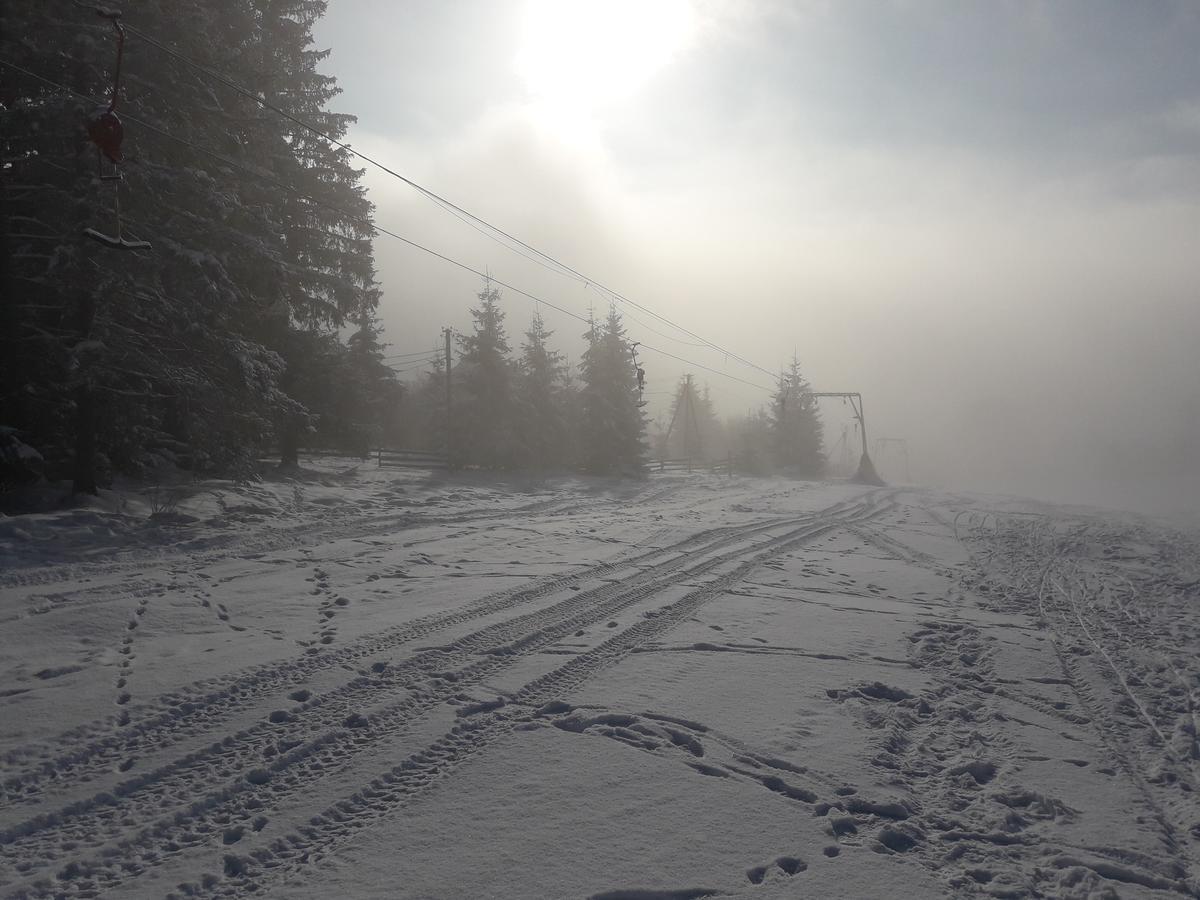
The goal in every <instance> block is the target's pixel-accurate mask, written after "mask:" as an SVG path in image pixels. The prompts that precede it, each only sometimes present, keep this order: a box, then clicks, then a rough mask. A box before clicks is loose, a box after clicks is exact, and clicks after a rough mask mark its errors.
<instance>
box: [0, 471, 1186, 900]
mask: <svg viewBox="0 0 1200 900" xmlns="http://www.w3.org/2000/svg"><path fill="white" fill-rule="evenodd" d="M307 465H308V466H309V469H308V474H307V476H306V477H303V478H300V479H297V480H293V481H278V482H268V483H264V484H258V485H253V486H249V487H247V486H235V485H232V484H228V483H225V484H214V483H206V484H196V485H188V486H185V487H182V488H178V489H176V490H174V491H171V490H165V489H164V490H161V491H158V492H143V493H142V494H141V495H136V494H133V493H129V492H126V493H124V494H119V495H114V496H113V497H110V498H109V499H107V500H105V501H103V502H98V503H96V504H93V505H91V506H89V507H86V508H82V509H76V510H74V511H71V512H57V513H47V514H44V515H31V516H23V517H13V518H7V519H0V567H2V569H0V627H2V629H3V630H2V632H0V634H2V635H3V638H2V643H0V722H2V723H3V727H2V729H0V732H2V733H0V741H2V743H0V893H2V894H3V895H4V896H14V897H23V896H29V897H93V896H118V897H161V896H165V895H174V896H177V897H185V896H186V897H191V896H203V897H212V896H220V897H224V896H232V897H243V896H251V895H254V896H272V897H288V898H306V900H316V898H327V897H371V898H416V897H436V898H458V897H464V898H475V897H514V898H588V897H593V898H608V900H616V898H646V900H665V898H676V900H678V898H693V897H706V896H721V897H745V898H763V900H766V898H783V897H800V896H804V897H934V896H948V897H958V896H970V895H982V896H987V895H990V896H997V897H1023V896H1031V897H1032V896H1053V897H1116V896H1120V897H1172V896H1176V897H1177V896H1200V799H1198V798H1197V794H1196V789H1197V788H1200V779H1198V777H1197V776H1198V774H1200V773H1198V771H1197V770H1198V768H1200V759H1198V756H1200V753H1198V752H1197V750H1198V745H1197V706H1198V705H1200V663H1198V661H1197V651H1198V650H1200V614H1198V611H1197V605H1198V603H1200V547H1198V543H1197V538H1196V536H1195V535H1194V534H1188V533H1186V532H1182V531H1179V530H1173V529H1171V528H1168V527H1166V526H1164V525H1161V524H1157V523H1154V522H1150V521H1147V520H1144V519H1140V518H1136V517H1133V516H1128V515H1120V514H1114V513H1102V512H1099V511H1094V510H1081V509H1069V510H1068V509H1059V508H1054V507H1049V506H1045V505H1042V504H1036V503H1033V502H1020V501H1014V500H1009V499H998V498H986V497H975V496H971V497H967V496H957V495H948V494H944V493H936V492H929V491H920V490H904V489H891V488H883V489H875V488H864V487H859V486H854V485H848V484H839V483H826V484H817V483H806V482H786V481H772V480H758V479H743V478H734V479H721V478H713V477H709V476H701V475H695V476H677V477H660V476H654V477H651V478H650V479H649V480H647V481H645V482H642V483H629V482H626V483H620V482H607V481H588V480H585V479H572V480H560V481H555V482H552V483H544V484H523V483H520V482H518V481H513V482H510V483H496V482H489V481H485V480H482V479H470V478H430V477H428V476H427V475H425V474H423V473H403V472H401V473H398V472H396V471H393V470H386V471H379V470H377V469H375V468H373V467H372V466H371V465H362V466H355V465H354V464H353V463H352V462H350V461H347V460H340V461H339V460H332V461H326V462H325V463H321V464H318V463H315V462H314V463H309V464H307Z"/></svg>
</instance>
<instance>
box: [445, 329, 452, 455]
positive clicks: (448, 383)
mask: <svg viewBox="0 0 1200 900" xmlns="http://www.w3.org/2000/svg"><path fill="white" fill-rule="evenodd" d="M442 330H443V331H444V332H445V335H446V435H445V437H446V448H445V449H446V465H447V466H448V467H450V468H453V465H452V461H451V459H450V453H451V450H452V449H453V443H452V441H451V438H450V426H451V425H452V424H453V418H452V413H451V411H450V400H451V385H453V383H454V382H453V381H452V380H451V378H450V336H451V334H452V332H451V331H450V329H449V328H444V329H442Z"/></svg>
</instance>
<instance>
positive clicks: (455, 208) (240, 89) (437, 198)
mask: <svg viewBox="0 0 1200 900" xmlns="http://www.w3.org/2000/svg"><path fill="white" fill-rule="evenodd" d="M125 28H126V30H127V31H128V32H129V33H131V34H135V35H137V36H138V37H140V38H141V39H142V40H144V41H145V42H146V43H148V44H150V45H151V46H152V47H155V48H157V49H158V50H161V51H162V52H163V53H166V54H168V55H169V56H171V57H174V58H175V59H177V60H179V61H180V62H182V63H184V64H186V65H188V66H191V67H192V68H194V69H195V70H196V71H198V72H201V73H202V74H204V75H207V76H208V77H210V78H212V79H214V80H216V81H217V82H218V83H220V84H222V85H224V86H225V87H227V88H229V89H230V90H232V91H235V92H236V93H238V94H240V95H242V96H243V97H246V98H248V99H250V100H253V101H254V102H255V103H257V104H258V105H259V106H261V107H263V108H264V109H269V110H271V111H272V112H274V113H276V114H277V115H280V116H283V117H284V118H285V119H287V120H288V121H289V122H292V123H294V124H296V125H299V126H300V127H301V128H303V129H305V130H306V131H308V132H310V133H312V134H314V135H316V136H317V137H319V138H321V139H322V140H325V141H328V142H329V143H331V144H334V145H336V146H337V147H340V148H341V149H343V150H345V151H346V152H348V153H352V154H353V155H354V156H357V157H358V158H359V159H361V160H363V161H364V162H367V163H370V164H371V165H373V166H375V167H376V168H377V169H379V170H380V171H383V172H386V173H387V174H388V175H391V176H392V177H393V178H397V179H399V180H400V181H402V182H403V183H404V184H407V185H408V186H409V187H411V188H413V189H414V190H416V191H419V192H420V193H421V194H423V195H424V196H426V197H427V198H429V199H430V200H432V201H434V202H435V203H437V204H438V205H439V206H442V207H443V208H444V209H448V210H450V211H451V212H453V213H455V214H456V215H457V216H458V217H459V218H462V217H463V216H465V217H467V218H468V219H470V220H471V221H472V222H475V223H478V225H480V226H482V227H483V228H486V229H487V230H488V231H489V232H491V233H493V234H495V235H501V236H503V237H504V238H505V239H507V240H508V241H511V242H512V243H514V244H516V245H518V246H519V247H521V248H523V249H524V250H527V251H529V252H531V253H534V254H536V255H537V256H538V257H539V258H540V259H543V260H545V261H546V262H547V263H550V264H551V265H552V266H554V267H557V269H558V270H561V271H560V274H563V273H565V274H569V275H571V276H574V277H575V278H576V279H577V280H578V281H581V282H582V283H583V284H584V285H585V286H588V285H591V286H593V287H595V288H597V289H599V290H601V291H603V292H604V293H606V294H608V295H609V296H610V297H612V298H613V299H614V300H618V301H621V302H623V303H626V304H628V305H630V306H633V307H635V308H636V309H640V310H641V311H642V312H644V313H646V314H647V315H650V316H653V317H654V318H655V319H658V320H659V321H660V322H663V323H665V324H667V325H669V326H671V327H672V328H675V329H677V330H678V331H681V332H682V333H684V334H686V335H688V336H689V337H691V338H694V339H695V340H697V341H699V342H701V344H702V345H704V346H706V347H709V348H711V349H713V350H716V351H717V352H719V353H723V354H725V356H726V357H727V358H729V359H732V360H735V361H736V362H739V363H741V364H742V365H745V366H749V367H750V368H752V369H757V370H758V371H760V372H762V373H764V374H766V375H769V376H771V377H772V378H774V377H775V373H774V372H771V371H769V370H768V369H764V368H763V367H762V366H760V365H758V364H757V363H753V362H751V361H750V360H748V359H746V358H745V357H743V356H740V355H738V354H736V353H734V352H732V351H730V350H728V349H726V348H724V347H721V346H720V345H718V344H715V343H713V342H712V341H710V340H708V339H707V338H704V337H701V336H700V335H698V334H696V333H695V332H694V331H690V330H689V329H687V328H684V327H683V326H682V325H679V324H677V323H675V322H673V321H671V320H670V319H668V318H667V317H666V316H663V315H660V314H659V313H657V312H655V311H654V310H652V309H650V308H649V307H647V306H644V305H642V304H640V303H637V302H635V301H633V300H630V299H629V298H628V297H626V296H624V295H622V294H620V293H619V292H617V291H615V290H613V289H612V288H610V287H607V286H606V285H604V284H603V283H602V282H600V281H597V280H596V279H594V278H592V277H590V276H588V275H585V274H584V273H582V272H580V271H579V270H577V269H575V268H572V267H571V266H569V265H567V264H566V263H564V262H561V261H560V260H558V259H556V258H555V257H553V256H551V255H550V254H548V253H544V252H542V251H541V250H538V249H537V248H536V247H533V246H531V245H530V244H527V243H526V242H525V241H523V240H521V239H520V238H518V237H515V236H513V235H511V234H509V233H508V232H507V231H505V230H504V229H502V228H499V227H498V226H496V225H492V224H491V223H490V222H488V221H487V220H485V219H482V218H480V217H479V216H476V215H475V214H474V213H471V212H469V211H468V210H466V209H463V208H462V207H461V206H459V205H457V204H456V203H453V202H452V201H450V200H447V199H446V198H445V197H443V196H441V195H440V194H437V193H435V192H434V191H432V190H430V189H429V188H427V187H424V186H423V185H421V184H418V183H417V182H415V181H413V180H412V179H411V178H408V177H406V176H404V175H401V174H400V173H399V172H397V171H396V170H395V169H393V168H391V167H390V166H387V165H385V164H384V163H381V162H379V161H378V160H376V159H373V158H372V157H370V156H367V155H366V154H365V153H361V152H359V151H358V150H355V149H354V148H353V147H351V146H350V145H349V144H347V143H345V142H344V141H340V140H338V139H337V138H335V137H332V136H331V135H329V134H327V133H325V132H323V131H321V130H320V129H319V128H317V127H316V126H314V125H311V124H309V123H308V122H306V121H304V120H303V119H301V118H299V117H298V116H294V115H292V114H291V113H289V112H287V111H286V110H283V109H280V108H279V107H278V106H276V105H274V104H273V103H271V102H269V101H268V100H266V99H264V98H263V97H261V96H259V95H258V94H257V93H255V92H254V91H251V90H250V89H249V88H246V87H244V86H242V85H240V84H238V83H237V82H235V81H232V80H230V79H229V78H227V77H226V76H225V75H223V74H222V73H220V72H218V71H216V70H214V69H211V68H209V67H208V66H205V65H204V64H203V63H199V62H196V61H195V60H193V59H190V58H189V57H187V56H185V55H184V54H182V53H180V52H179V51H177V50H174V49H172V48H171V47H168V46H167V45H166V44H163V43H161V42H160V41H158V40H156V39H155V38H153V37H151V36H149V35H148V34H146V33H145V32H143V31H141V30H140V29H138V28H134V27H133V26H130V25H126V26H125ZM472 227H474V226H472ZM476 230H479V229H476ZM501 243H503V242H501ZM509 249H514V248H512V247H511V246H510V247H509ZM514 252H517V253H519V255H521V256H525V258H527V259H528V258H529V257H528V256H526V254H524V253H520V251H516V250H514ZM535 262H536V260H535ZM549 267H550V266H547V268H549ZM663 337H666V335H663Z"/></svg>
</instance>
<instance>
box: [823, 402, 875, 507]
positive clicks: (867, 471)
mask: <svg viewBox="0 0 1200 900" xmlns="http://www.w3.org/2000/svg"><path fill="white" fill-rule="evenodd" d="M812 396H814V397H841V398H842V399H843V400H846V401H848V402H849V403H850V408H851V409H852V410H853V411H854V418H856V419H857V420H858V431H859V434H860V435H861V436H862V456H861V457H860V458H859V460H858V471H857V472H855V473H854V478H853V480H854V481H857V482H859V483H860V484H877V485H882V484H883V479H882V478H880V477H879V473H878V472H876V471H875V464H874V463H873V462H871V455H870V454H869V453H868V452H867V420H866V417H865V416H864V415H863V401H862V394H860V393H857V392H847V391H814V392H813V393H812Z"/></svg>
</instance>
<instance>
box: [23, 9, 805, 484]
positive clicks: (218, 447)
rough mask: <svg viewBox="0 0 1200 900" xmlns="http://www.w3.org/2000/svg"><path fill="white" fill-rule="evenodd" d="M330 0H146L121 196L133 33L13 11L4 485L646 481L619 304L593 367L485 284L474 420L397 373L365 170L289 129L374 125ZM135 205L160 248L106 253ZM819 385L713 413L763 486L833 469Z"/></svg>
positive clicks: (52, 14)
mask: <svg viewBox="0 0 1200 900" xmlns="http://www.w3.org/2000/svg"><path fill="white" fill-rule="evenodd" d="M325 6H326V4H325V2H324V0H221V2H219V3H215V4H214V3H211V2H205V0H178V2H175V3H171V4H144V5H140V6H139V7H138V8H137V11H136V12H137V17H136V18H137V31H135V32H134V33H133V34H132V36H130V37H129V38H128V41H127V43H126V46H125V48H124V63H123V67H122V75H121V89H120V91H119V92H118V93H117V95H116V101H117V107H116V113H117V114H118V115H119V116H122V117H124V118H125V120H126V132H127V139H126V141H125V143H124V145H123V158H122V159H121V164H120V172H121V174H122V176H123V177H122V179H121V180H116V181H113V180H105V179H102V178H101V177H99V176H100V175H101V174H102V173H105V172H111V170H112V164H111V162H110V161H106V160H104V159H102V158H101V155H100V154H99V153H98V151H97V147H96V146H95V144H94V143H93V142H92V141H91V140H89V136H88V131H87V129H86V127H85V126H86V123H88V121H89V120H90V119H92V118H94V117H95V116H96V115H97V109H96V105H97V103H98V102H99V103H100V104H101V105H103V104H105V103H107V101H108V100H109V99H110V97H109V93H108V92H109V90H110V88H111V85H112V82H113V76H114V63H115V52H116V43H117V42H116V36H115V31H114V29H113V27H112V23H111V21H109V20H107V19H105V18H102V17H100V16H97V15H95V13H94V12H91V11H89V10H88V9H84V8H81V7H80V6H77V5H75V4H74V3H72V2H70V0H44V2H39V3H36V4H32V3H25V4H21V3H18V4H5V5H4V6H3V7H0V60H7V61H9V62H10V63H11V64H12V65H11V66H0V158H2V161H0V294H2V299H0V481H3V480H5V478H8V479H9V480H10V481H11V480H15V479H19V478H22V477H30V476H31V473H32V475H44V476H45V477H46V478H49V479H51V480H61V479H72V480H73V483H74V486H75V489H76V491H80V492H91V493H94V492H95V491H96V490H97V488H98V487H99V486H101V485H103V484H105V483H106V482H107V480H108V479H110V478H111V477H112V476H113V475H114V474H116V473H130V474H133V475H142V476H146V475H150V474H152V473H155V472H157V471H159V470H161V469H164V468H171V469H184V470H190V471H194V472H220V473H227V474H228V473H232V474H234V475H239V474H248V473H250V472H252V471H253V470H254V466H255V462H256V460H258V459H259V458H260V457H261V456H263V455H266V454H268V453H277V454H278V455H279V457H280V459H281V461H282V463H283V464H284V465H295V464H296V463H297V459H298V453H299V451H300V450H301V449H302V448H313V447H323V448H329V449H339V450H344V451H347V452H356V453H365V452H366V451H367V449H368V448H370V447H372V446H379V445H385V446H404V445H406V444H407V445H408V446H411V447H413V448H414V449H431V450H439V451H442V450H444V451H445V452H447V453H448V455H449V458H450V462H451V464H452V465H454V466H463V467H479V468H485V469H493V470H515V469H520V470H531V471H543V472H547V471H560V470H582V471H587V472H594V473H608V474H633V473H636V472H639V471H641V470H642V467H643V465H644V463H645V462H646V459H647V457H648V454H649V452H650V445H649V438H648V436H647V434H648V431H647V424H648V423H647V421H646V418H645V415H644V413H643V404H642V401H641V394H640V391H639V385H638V382H637V371H636V364H635V361H634V356H633V352H632V346H631V344H630V341H629V339H628V337H627V335H626V333H625V329H624V326H623V324H622V322H621V317H620V315H619V314H618V312H617V310H616V309H615V308H614V309H610V310H609V311H608V313H607V315H603V316H601V317H599V318H592V319H591V320H590V321H589V323H588V326H587V330H586V332H585V334H584V335H583V337H584V339H585V345H586V349H585V350H584V352H583V355H582V358H581V359H580V360H579V363H578V365H576V366H569V365H568V364H567V362H566V359H565V357H564V356H563V355H562V354H561V353H560V352H558V351H557V350H555V349H554V348H553V347H552V346H551V344H550V341H551V338H552V334H551V332H550V331H549V330H547V328H546V326H545V324H544V322H543V321H542V319H541V317H540V316H537V315H535V316H534V317H533V320H532V322H531V323H530V325H529V328H528V330H526V331H525V332H524V333H523V335H522V337H521V339H520V341H519V345H518V346H517V347H515V348H514V347H513V346H512V345H510V341H509V337H508V335H507V332H506V329H505V325H504V313H503V311H502V310H501V308H500V294H499V292H498V291H497V290H496V289H495V288H494V287H492V286H491V285H490V284H485V285H484V287H483V289H482V291H481V292H480V293H479V295H478V301H479V302H478V305H477V306H476V308H475V309H473V310H472V314H473V319H474V322H473V328H472V329H471V333H469V334H463V335H460V336H459V337H458V338H457V348H456V351H457V353H456V356H457V358H456V359H455V360H454V361H453V364H452V369H451V378H450V384H449V387H450V394H449V397H450V400H449V406H447V401H446V393H445V388H446V383H445V382H446V379H445V372H444V370H443V369H441V368H440V366H444V365H445V361H443V362H442V363H441V364H440V365H439V366H438V367H435V368H434V370H433V371H431V372H430V373H428V375H427V376H426V377H425V378H423V379H422V380H421V381H419V382H418V383H417V384H416V385H414V386H412V387H411V388H406V387H405V386H404V385H402V384H401V383H400V382H399V381H398V380H397V378H396V376H395V374H394V372H393V371H392V370H391V368H389V366H388V365H387V363H386V358H385V352H384V344H383V339H382V336H381V333H380V326H379V323H378V319H377V309H378V305H379V301H380V296H381V292H380V288H379V285H378V284H377V282H376V277H375V265H374V255H373V246H372V238H373V234H374V231H373V226H372V215H373V207H372V205H371V203H370V201H369V200H368V199H367V197H366V193H365V189H364V187H363V185H362V183H361V175H362V172H361V170H359V169H356V168H355V167H354V165H353V155H352V154H351V153H349V152H348V151H347V150H345V149H343V148H339V147H337V146H335V145H332V144H330V143H329V142H327V141H326V140H324V139H322V138H321V137H318V136H316V135H314V134H312V133H311V132H310V131H309V130H307V129H306V128H304V127H301V126H299V125H297V124H296V122H295V121H293V120H292V119H289V118H288V117H287V116H294V117H295V118H296V119H299V120H303V121H305V122H308V123H311V124H312V125H314V126H315V127H316V128H318V129H319V130H320V131H322V132H324V133H325V134H327V135H329V136H331V137H333V138H339V139H340V138H341V137H343V136H344V135H345V134H346V131H347V129H348V128H349V127H350V125H351V124H352V123H353V122H354V117H353V116H350V115H347V114H344V113H335V112H332V111H330V110H329V109H328V104H329V102H330V101H331V100H332V98H333V97H335V96H336V95H337V93H338V91H339V89H338V87H337V84H336V81H335V79H334V78H332V77H331V76H328V75H325V74H323V73H321V72H320V71H319V66H320V64H321V62H322V60H323V59H324V58H325V56H326V55H327V52H328V51H322V50H318V49H316V48H315V47H314V46H313V36H312V29H313V25H314V23H315V22H316V21H317V20H318V19H319V18H320V16H321V15H323V13H324V11H325ZM142 31H144V32H145V33H146V34H149V35H153V36H154V39H155V41H157V42H158V43H160V44H161V45H163V46H164V47H166V48H168V50H169V51H171V52H164V51H163V49H161V48H160V47H155V46H153V45H152V44H151V43H149V42H147V41H145V40H142V39H140V38H139V32H142ZM198 66H199V67H203V68H202V69H201V68H198ZM214 72H215V73H220V76H221V77H220V78H214V77H211V76H212V73H214ZM238 85H245V86H252V88H253V91H254V92H255V93H256V94H257V95H258V96H260V97H261V99H263V100H264V101H265V102H267V103H269V104H270V105H271V106H274V107H276V108H277V109H279V110H282V111H283V112H284V113H286V114H287V115H280V114H279V113H277V112H275V111H272V110H271V109H267V108H264V107H263V105H261V104H260V103H258V102H256V101H255V99H254V97H253V96H246V93H245V92H243V91H240V90H238V89H237V86H238ZM118 209H119V213H118ZM118 215H119V217H120V228H121V229H122V230H123V231H124V232H125V233H126V234H128V235H130V236H132V237H135V238H138V239H143V240H146V241H148V242H149V243H151V244H152V249H149V250H144V249H143V250H127V249H118V248H114V247H112V246H109V245H107V244H104V243H101V242H98V241H92V240H89V239H88V238H86V237H84V232H85V230H86V229H93V230H94V231H99V232H111V231H113V230H114V229H115V228H117V217H118ZM807 392H808V387H807V384H806V383H805V382H804V380H803V378H801V376H800V374H799V368H798V366H797V365H795V363H793V365H792V367H791V369H790V370H788V371H787V372H785V373H784V375H783V376H781V379H780V382H779V385H778V390H777V392H776V395H775V398H774V400H773V401H772V404H771V405H770V406H769V407H768V408H767V409H765V410H762V411H760V412H759V413H755V414H751V415H749V416H747V417H745V418H744V419H741V420H738V421H731V422H724V423H719V424H714V423H715V422H716V415H715V412H714V411H713V410H712V406H711V402H709V401H708V400H707V398H705V400H703V401H702V402H701V403H700V404H698V406H699V407H702V409H701V414H702V418H703V419H704V424H703V426H702V427H703V428H706V429H709V430H710V431H711V432H712V433H713V434H719V435H720V438H719V440H718V439H712V438H710V439H709V441H708V447H709V448H710V450H712V451H714V452H715V451H716V450H717V448H718V447H722V446H723V447H725V448H726V452H728V453H731V454H733V455H735V456H736V457H737V458H738V459H739V460H740V461H741V467H742V468H744V469H746V470H747V471H755V472H767V471H776V470H781V469H782V470H787V471H794V472H796V473H797V474H806V475H815V474H819V472H820V466H821V433H820V422H819V419H818V418H817V417H816V412H815V407H814V406H813V401H812V398H811V397H807V399H806V395H807ZM710 420H711V421H710ZM697 427H701V426H697ZM14 448H19V449H14ZM4 473H7V475H5V474H4ZM0 486H2V485H0Z"/></svg>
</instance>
